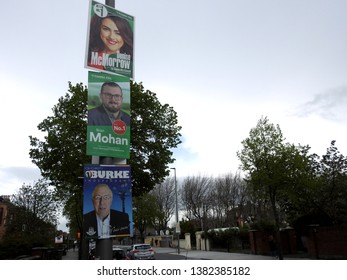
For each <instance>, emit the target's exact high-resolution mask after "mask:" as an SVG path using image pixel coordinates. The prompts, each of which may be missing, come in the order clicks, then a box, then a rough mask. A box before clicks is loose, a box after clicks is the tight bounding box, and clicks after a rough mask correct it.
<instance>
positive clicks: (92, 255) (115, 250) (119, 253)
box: [89, 246, 128, 260]
mask: <svg viewBox="0 0 347 280" xmlns="http://www.w3.org/2000/svg"><path fill="white" fill-rule="evenodd" d="M98 258H99V257H97V256H96V249H95V248H92V249H91V250H90V251H89V259H90V260H95V259H98ZM112 259H113V260H126V259H128V257H127V255H126V254H125V251H124V250H123V249H122V248H119V247H116V246H112Z"/></svg>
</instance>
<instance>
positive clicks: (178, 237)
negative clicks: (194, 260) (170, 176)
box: [170, 167, 181, 254]
mask: <svg viewBox="0 0 347 280" xmlns="http://www.w3.org/2000/svg"><path fill="white" fill-rule="evenodd" d="M170 169H173V170H174V174H175V196H176V236H177V253H178V254H180V253H181V251H180V232H181V230H180V228H179V222H178V198H177V180H176V168H175V167H173V168H170Z"/></svg>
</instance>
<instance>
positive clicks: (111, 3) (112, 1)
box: [105, 0, 116, 8]
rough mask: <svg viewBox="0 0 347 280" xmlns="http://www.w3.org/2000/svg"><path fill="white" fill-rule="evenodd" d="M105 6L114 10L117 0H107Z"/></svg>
mask: <svg viewBox="0 0 347 280" xmlns="http://www.w3.org/2000/svg"><path fill="white" fill-rule="evenodd" d="M105 4H106V5H107V6H110V7H113V8H115V7H116V4H115V0H106V1H105Z"/></svg>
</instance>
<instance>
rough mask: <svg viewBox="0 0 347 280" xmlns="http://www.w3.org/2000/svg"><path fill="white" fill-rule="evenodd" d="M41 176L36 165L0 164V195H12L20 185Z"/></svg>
mask: <svg viewBox="0 0 347 280" xmlns="http://www.w3.org/2000/svg"><path fill="white" fill-rule="evenodd" d="M40 178H41V174H40V171H39V169H38V168H37V167H23V166H10V167H6V166H0V180H1V186H0V188H1V193H0V195H12V194H14V193H15V192H16V191H17V190H19V189H20V188H21V187H22V185H23V184H24V183H25V184H31V183H33V182H36V181H38V180H39V179H40Z"/></svg>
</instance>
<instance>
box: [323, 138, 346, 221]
mask: <svg viewBox="0 0 347 280" xmlns="http://www.w3.org/2000/svg"><path fill="white" fill-rule="evenodd" d="M318 174H319V186H320V187H319V191H318V192H317V194H318V198H319V204H318V205H319V209H320V211H322V212H323V213H324V214H325V215H326V216H327V217H329V220H330V221H331V223H332V224H343V223H346V222H347V157H345V156H343V155H342V154H341V153H340V152H339V151H338V149H337V147H336V146H335V141H332V142H331V145H330V147H329V148H328V149H327V153H326V154H325V155H323V156H322V158H321V160H320V168H319V173H318Z"/></svg>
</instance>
